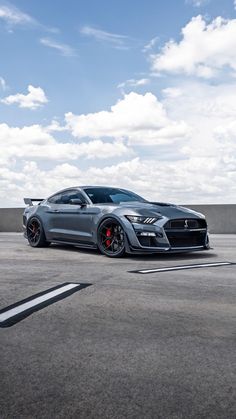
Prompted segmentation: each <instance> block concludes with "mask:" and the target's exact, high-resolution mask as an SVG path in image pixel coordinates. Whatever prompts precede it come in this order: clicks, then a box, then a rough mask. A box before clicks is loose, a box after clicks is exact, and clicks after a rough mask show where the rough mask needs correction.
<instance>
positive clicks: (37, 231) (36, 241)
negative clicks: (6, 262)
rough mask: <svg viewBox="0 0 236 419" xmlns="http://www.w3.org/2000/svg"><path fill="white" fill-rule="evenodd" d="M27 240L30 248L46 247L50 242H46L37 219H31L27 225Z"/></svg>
mask: <svg viewBox="0 0 236 419" xmlns="http://www.w3.org/2000/svg"><path fill="white" fill-rule="evenodd" d="M26 231H27V239H28V242H29V244H30V246H32V247H47V246H49V245H50V242H47V241H46V237H45V233H44V229H43V226H42V223H41V221H40V220H39V219H38V218H37V217H32V218H31V219H30V220H29V222H28V224H27V228H26Z"/></svg>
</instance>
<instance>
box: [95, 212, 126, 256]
mask: <svg viewBox="0 0 236 419" xmlns="http://www.w3.org/2000/svg"><path fill="white" fill-rule="evenodd" d="M97 245H98V248H99V250H100V252H101V253H102V254H103V255H106V256H108V257H111V258H120V257H122V256H124V254H125V232H124V230H123V227H122V226H121V224H120V223H119V222H118V221H117V220H116V219H115V218H106V219H105V220H104V221H102V223H101V224H100V226H99V227H98V232H97Z"/></svg>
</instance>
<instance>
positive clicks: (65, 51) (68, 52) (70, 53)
mask: <svg viewBox="0 0 236 419" xmlns="http://www.w3.org/2000/svg"><path fill="white" fill-rule="evenodd" d="M40 43H41V44H42V45H44V46H45V47H48V48H52V49H55V50H57V51H59V52H60V54H61V55H64V56H65V57H74V56H75V55H76V51H75V50H74V49H73V48H72V47H71V46H70V45H67V44H63V43H60V42H57V41H55V40H53V39H49V38H41V39H40Z"/></svg>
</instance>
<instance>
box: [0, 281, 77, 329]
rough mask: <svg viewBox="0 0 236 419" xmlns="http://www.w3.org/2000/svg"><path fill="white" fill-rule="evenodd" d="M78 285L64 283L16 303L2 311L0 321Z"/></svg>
mask: <svg viewBox="0 0 236 419" xmlns="http://www.w3.org/2000/svg"><path fill="white" fill-rule="evenodd" d="M79 286H80V284H72V283H71V284H68V285H64V286H63V287H61V288H58V289H56V290H54V291H50V292H48V293H46V294H43V295H41V296H40V297H36V298H34V299H33V300H30V301H28V302H27V303H23V304H20V305H18V306H17V307H14V308H12V309H9V310H7V311H5V312H4V313H2V314H0V323H2V322H4V321H6V320H8V319H10V318H11V317H14V316H16V315H17V314H20V313H23V312H24V311H26V310H28V309H30V308H32V307H35V306H37V305H39V304H41V303H43V302H45V301H47V300H50V299H52V298H54V297H57V296H58V295H60V294H63V293H65V292H67V291H70V290H72V289H73V288H76V287H79Z"/></svg>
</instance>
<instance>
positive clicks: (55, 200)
mask: <svg viewBox="0 0 236 419" xmlns="http://www.w3.org/2000/svg"><path fill="white" fill-rule="evenodd" d="M71 199H81V201H82V202H86V201H85V198H84V196H83V195H82V193H81V192H79V191H77V190H76V189H71V190H68V191H65V192H62V193H60V194H57V195H54V196H52V197H51V198H49V200H48V202H50V203H51V204H64V205H66V204H69V203H70V200H71Z"/></svg>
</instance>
